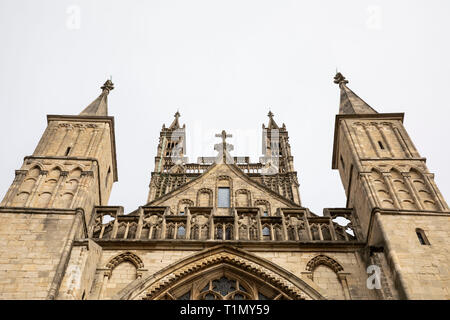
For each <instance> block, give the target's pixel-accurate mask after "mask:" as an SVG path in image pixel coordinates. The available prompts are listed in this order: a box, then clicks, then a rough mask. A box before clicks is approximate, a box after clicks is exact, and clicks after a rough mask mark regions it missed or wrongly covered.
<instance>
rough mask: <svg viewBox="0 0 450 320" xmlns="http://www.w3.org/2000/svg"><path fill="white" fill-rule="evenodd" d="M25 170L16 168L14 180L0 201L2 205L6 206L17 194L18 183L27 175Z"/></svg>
mask: <svg viewBox="0 0 450 320" xmlns="http://www.w3.org/2000/svg"><path fill="white" fill-rule="evenodd" d="M27 172H28V171H27V170H16V171H15V173H16V175H15V177H14V182H13V183H12V186H11V188H10V189H9V191H8V193H7V194H6V195H5V198H4V199H3V201H2V205H4V206H6V207H8V206H9V205H11V203H12V202H13V200H14V197H15V196H16V195H17V191H18V190H19V187H20V185H21V184H22V182H23V179H25V177H26V175H27Z"/></svg>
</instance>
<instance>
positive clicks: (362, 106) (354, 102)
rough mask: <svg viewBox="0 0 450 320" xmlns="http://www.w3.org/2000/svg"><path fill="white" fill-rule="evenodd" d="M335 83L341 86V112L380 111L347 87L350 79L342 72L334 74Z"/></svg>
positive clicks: (362, 112) (361, 112)
mask: <svg viewBox="0 0 450 320" xmlns="http://www.w3.org/2000/svg"><path fill="white" fill-rule="evenodd" d="M334 83H336V84H338V85H339V88H341V102H340V105H339V114H364V113H371V114H373V113H378V112H376V111H375V110H374V109H373V108H372V107H371V106H369V105H368V104H367V103H366V102H365V101H364V100H363V99H361V98H360V97H358V95H357V94H356V93H354V92H353V91H352V90H350V89H349V88H348V87H347V83H348V80H347V79H345V77H344V76H343V75H342V73H340V72H338V73H336V75H335V76H334Z"/></svg>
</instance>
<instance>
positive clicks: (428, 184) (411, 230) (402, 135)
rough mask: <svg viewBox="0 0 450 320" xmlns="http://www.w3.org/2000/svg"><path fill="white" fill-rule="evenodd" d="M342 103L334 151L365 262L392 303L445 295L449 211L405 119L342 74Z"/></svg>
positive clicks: (338, 80) (338, 78)
mask: <svg viewBox="0 0 450 320" xmlns="http://www.w3.org/2000/svg"><path fill="white" fill-rule="evenodd" d="M334 82H335V83H336V84H338V85H339V87H340V91H341V98H340V99H341V100H340V107H339V114H338V115H337V116H336V127H335V136H334V148H333V163H332V167H333V169H338V170H339V173H340V176H341V180H342V184H343V185H344V188H345V192H346V194H347V207H348V208H354V210H355V212H356V214H357V216H358V218H359V221H360V227H361V230H362V234H363V237H364V239H365V241H367V246H368V249H369V250H368V259H369V261H368V263H369V264H376V265H379V266H381V267H382V271H383V272H382V274H383V277H382V279H383V280H386V277H389V276H390V277H391V279H392V283H389V281H386V282H385V283H384V284H385V285H383V290H380V291H379V293H380V295H381V297H382V298H392V296H393V294H394V292H395V291H397V294H398V296H399V297H400V298H404V299H424V298H427V299H434V298H435V299H442V298H443V297H445V296H448V290H449V288H448V284H449V282H448V272H449V270H448V265H449V254H448V230H450V224H449V216H448V214H449V208H448V206H447V204H446V202H445V200H444V198H443V197H442V194H441V193H440V192H439V189H438V187H437V186H436V183H435V182H434V179H433V178H434V175H433V174H432V173H430V172H429V170H428V168H427V166H426V164H425V161H426V159H425V158H423V157H421V156H420V154H419V152H418V150H417V149H416V147H415V146H414V144H413V142H412V141H411V138H410V137H409V135H408V133H407V131H406V129H405V127H404V126H403V116H404V114H403V113H378V112H377V111H375V110H374V109H373V108H372V107H370V106H369V105H368V104H367V103H366V102H364V101H363V100H362V99H361V98H360V97H358V96H357V95H356V94H355V93H354V92H353V91H352V90H350V89H349V88H348V87H347V83H348V81H347V80H346V79H345V77H344V76H343V75H342V74H341V73H337V74H336V76H335V78H334Z"/></svg>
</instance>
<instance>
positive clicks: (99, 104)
mask: <svg viewBox="0 0 450 320" xmlns="http://www.w3.org/2000/svg"><path fill="white" fill-rule="evenodd" d="M100 89H102V93H101V94H100V95H99V96H98V98H97V99H95V100H94V101H92V102H91V104H90V105H88V106H87V107H86V108H85V109H84V110H83V111H81V113H80V116H107V115H108V94H109V92H110V91H111V90H113V89H114V84H113V83H112V81H111V80H106V82H105V83H104V84H103V86H102V87H101V88H100Z"/></svg>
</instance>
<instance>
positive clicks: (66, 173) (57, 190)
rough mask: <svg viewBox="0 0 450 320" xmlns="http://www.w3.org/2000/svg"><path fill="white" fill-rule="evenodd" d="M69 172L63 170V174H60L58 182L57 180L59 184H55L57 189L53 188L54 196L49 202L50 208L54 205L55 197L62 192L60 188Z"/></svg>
mask: <svg viewBox="0 0 450 320" xmlns="http://www.w3.org/2000/svg"><path fill="white" fill-rule="evenodd" d="M68 174H69V172H67V171H61V174H60V176H59V179H58V182H57V184H56V186H55V189H54V190H53V194H52V197H51V199H50V201H49V203H48V205H47V206H48V207H49V208H51V207H53V203H54V202H55V199H56V197H57V196H58V194H59V192H60V190H59V188H60V187H61V185H63V184H64V182H65V181H66V179H67V175H68Z"/></svg>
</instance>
